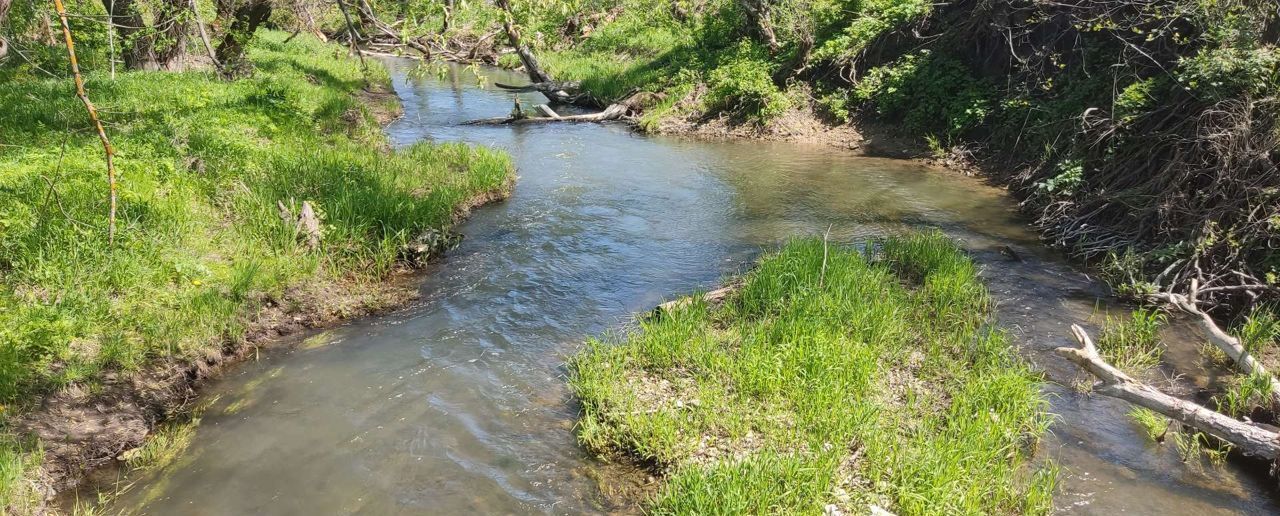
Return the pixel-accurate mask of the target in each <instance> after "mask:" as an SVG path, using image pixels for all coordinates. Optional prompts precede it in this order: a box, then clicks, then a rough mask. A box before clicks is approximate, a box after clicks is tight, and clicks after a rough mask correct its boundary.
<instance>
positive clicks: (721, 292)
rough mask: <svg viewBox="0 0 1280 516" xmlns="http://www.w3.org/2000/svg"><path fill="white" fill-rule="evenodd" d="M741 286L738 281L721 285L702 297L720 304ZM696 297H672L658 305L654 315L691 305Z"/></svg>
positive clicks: (712, 303) (713, 303) (709, 302)
mask: <svg viewBox="0 0 1280 516" xmlns="http://www.w3.org/2000/svg"><path fill="white" fill-rule="evenodd" d="M739 287H741V285H740V284H737V283H735V284H732V285H729V286H725V287H720V288H718V289H715V290H712V291H710V292H706V293H704V294H702V296H701V299H702V300H703V301H705V302H706V303H707V304H709V305H713V306H714V305H719V304H720V303H723V302H724V300H725V298H727V297H729V294H732V293H734V292H735V291H737V290H738V288H739ZM694 299H697V298H696V297H695V296H685V297H682V298H679V299H672V300H671V301H667V302H665V303H662V304H660V305H658V306H657V308H654V309H653V312H652V315H655V316H656V315H658V314H663V313H671V312H672V311H674V310H676V309H678V308H684V307H686V306H689V305H690V304H692V303H693V300H694Z"/></svg>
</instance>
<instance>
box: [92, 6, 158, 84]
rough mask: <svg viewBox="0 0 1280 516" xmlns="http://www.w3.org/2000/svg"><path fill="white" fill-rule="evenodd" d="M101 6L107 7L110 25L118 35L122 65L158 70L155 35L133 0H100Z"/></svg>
mask: <svg viewBox="0 0 1280 516" xmlns="http://www.w3.org/2000/svg"><path fill="white" fill-rule="evenodd" d="M102 7H104V8H106V9H107V15H108V16H110V18H111V26H112V27H115V29H116V35H118V36H120V45H121V47H120V53H121V57H123V58H124V66H125V67H126V68H129V69H133V70H158V69H159V68H160V62H159V60H158V59H157V57H156V51H155V35H154V34H152V33H151V30H150V29H149V28H148V27H147V22H146V20H145V19H143V18H142V12H141V11H139V10H138V6H137V4H136V2H135V0H102Z"/></svg>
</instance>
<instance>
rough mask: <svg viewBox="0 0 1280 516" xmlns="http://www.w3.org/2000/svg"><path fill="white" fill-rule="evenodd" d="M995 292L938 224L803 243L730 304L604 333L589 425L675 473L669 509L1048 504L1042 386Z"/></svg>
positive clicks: (666, 496) (596, 444)
mask: <svg viewBox="0 0 1280 516" xmlns="http://www.w3.org/2000/svg"><path fill="white" fill-rule="evenodd" d="M824 264H825V265H824ZM991 308H992V303H991V300H990V298H989V297H988V294H987V291H986V289H985V288H984V287H983V285H982V284H981V283H980V282H979V280H978V277H977V272H976V269H975V266H974V264H973V263H972V262H971V261H970V260H969V259H968V258H967V257H966V256H965V255H964V253H963V252H961V251H960V250H959V249H957V248H956V247H955V245H954V244H953V243H952V242H951V241H950V240H948V239H947V238H946V237H944V236H942V235H941V234H938V233H930V234H912V235H906V236H900V237H892V238H888V239H886V240H883V241H878V242H868V243H867V244H866V249H865V250H860V249H854V248H845V247H837V246H830V247H828V246H825V245H824V243H823V242H822V241H820V240H814V239H805V240H797V241H794V242H791V243H789V244H787V245H786V246H785V247H783V248H782V249H781V250H780V251H778V252H776V253H774V254H771V255H769V256H767V257H765V258H764V259H762V260H761V261H760V263H759V265H758V267H756V268H755V269H754V270H753V271H752V272H750V273H749V274H747V275H746V277H745V278H744V283H743V285H742V287H741V288H740V289H739V290H737V291H736V292H735V293H734V294H733V295H731V296H730V298H729V299H728V300H727V301H726V302H725V303H724V304H723V305H722V306H719V307H712V306H708V305H707V304H706V303H705V302H702V301H696V302H693V303H691V304H689V305H687V306H686V307H684V308H681V309H676V310H674V311H672V312H668V313H666V314H664V315H660V316H658V317H656V318H654V319H651V320H647V321H644V322H642V323H640V327H639V328H638V329H636V330H634V331H631V332H629V333H627V334H626V335H622V336H619V337H618V338H614V339H606V340H593V341H590V342H589V343H588V345H587V347H586V349H585V350H584V351H582V352H581V353H580V354H579V355H577V356H575V357H574V358H573V359H572V360H571V363H570V366H571V372H572V373H571V378H570V383H571V386H572V388H573V390H574V392H575V393H576V394H577V396H578V397H579V398H580V399H581V402H582V414H581V420H580V422H579V425H578V434H579V438H580V439H581V441H582V442H583V443H584V444H585V445H587V446H588V447H589V448H591V449H593V450H596V451H598V452H600V453H603V454H624V455H628V456H631V457H633V458H634V459H637V460H639V461H641V462H642V463H647V464H650V465H651V466H652V467H653V468H654V469H655V470H656V471H658V472H659V473H661V474H663V476H664V482H663V486H662V487H661V489H660V490H659V491H658V493H657V494H656V495H655V496H654V497H653V498H652V499H651V500H649V501H648V508H649V510H650V511H652V512H653V513H656V514H673V513H681V514H689V513H697V514H740V513H754V514H766V513H767V514H775V513H808V514H816V513H821V512H822V511H823V509H824V507H825V506H826V505H828V504H835V505H837V506H839V507H841V508H843V509H844V510H846V511H851V512H850V513H854V514H857V513H865V512H866V510H867V507H868V505H870V504H875V505H879V506H881V507H884V508H886V509H889V510H892V511H895V512H897V513H900V514H938V513H945V514H979V513H1045V512H1048V511H1049V510H1050V508H1051V502H1050V496H1051V492H1052V489H1053V483H1054V479H1055V475H1054V472H1053V470H1052V468H1048V469H1044V470H1040V471H1035V470H1032V469H1031V468H1030V467H1029V466H1028V465H1027V464H1026V457H1027V455H1028V453H1029V451H1030V449H1031V448H1032V447H1033V446H1034V444H1035V443H1036V442H1037V439H1038V436H1039V435H1040V434H1041V433H1042V432H1043V431H1044V430H1045V428H1046V425H1047V423H1048V416H1047V415H1046V413H1045V409H1046V402H1045V400H1044V398H1043V397H1042V395H1041V394H1040V392H1039V386H1038V382H1039V380H1038V378H1037V375H1036V374H1034V373H1033V372H1031V371H1030V370H1029V369H1028V367H1027V365H1026V364H1025V363H1024V362H1023V361H1022V360H1020V359H1019V358H1018V357H1017V356H1016V354H1015V353H1014V351H1013V350H1012V349H1011V348H1010V344H1009V342H1008V339H1007V337H1006V336H1005V335H1004V334H1003V333H1002V332H1000V331H999V330H996V329H994V328H992V327H990V326H989V322H990V318H991Z"/></svg>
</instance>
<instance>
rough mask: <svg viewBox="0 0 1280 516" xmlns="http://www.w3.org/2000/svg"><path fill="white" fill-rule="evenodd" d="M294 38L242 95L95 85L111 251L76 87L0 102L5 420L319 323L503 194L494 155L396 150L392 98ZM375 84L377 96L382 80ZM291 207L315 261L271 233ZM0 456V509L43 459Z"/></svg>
mask: <svg viewBox="0 0 1280 516" xmlns="http://www.w3.org/2000/svg"><path fill="white" fill-rule="evenodd" d="M286 36H287V34H283V33H263V34H260V35H259V38H258V39H257V40H256V43H255V44H254V47H253V48H252V49H251V52H250V57H251V59H252V62H253V64H254V66H255V67H256V73H255V74H254V75H253V77H251V78H248V79H244V80H238V81H234V82H224V81H221V80H219V79H217V78H216V77H214V76H213V75H212V74H211V73H205V72H185V73H153V72H127V73H121V74H120V75H119V76H118V78H117V79H115V80H111V79H110V78H109V77H108V76H107V75H106V74H105V73H99V72H97V71H94V72H91V73H90V74H89V77H88V84H87V89H88V92H89V95H90V96H91V98H92V99H93V101H94V102H95V103H96V104H97V105H98V107H99V110H100V112H101V114H102V117H103V118H104V121H105V122H106V124H107V132H108V134H109V135H110V137H111V138H112V141H113V143H114V146H115V147H116V150H117V153H118V154H117V159H116V166H117V168H118V171H119V174H120V216H119V233H118V235H117V237H116V242H115V244H114V245H111V244H109V243H108V241H107V232H106V214H107V183H106V178H105V170H104V165H103V159H102V148H101V147H100V145H99V143H98V141H97V139H96V135H95V134H94V133H93V132H92V131H91V130H89V126H88V121H87V119H86V116H85V113H84V108H83V106H81V105H80V104H79V102H78V101H77V99H76V98H75V97H74V95H73V91H72V85H71V82H70V80H69V79H66V78H53V79H36V80H25V81H19V82H15V83H11V84H6V86H5V88H4V89H3V90H2V91H0V142H4V144H3V145H0V403H2V404H3V405H4V406H5V407H6V413H7V416H8V417H9V418H10V419H12V418H13V414H14V413H23V412H28V411H30V410H31V409H33V408H34V407H35V406H36V405H37V404H38V403H39V402H40V401H41V399H42V398H43V397H44V396H45V395H47V394H49V393H51V392H54V391H57V390H59V389H62V388H66V387H68V386H76V387H77V389H78V390H80V391H82V392H88V393H93V392H96V391H97V390H99V389H100V388H101V386H102V385H103V383H104V381H111V382H118V381H119V379H120V378H122V377H128V376H130V375H132V374H134V373H136V372H139V371H142V370H146V369H147V368H148V367H150V366H151V365H153V364H156V363H157V362H166V363H173V362H179V363H182V362H195V361H199V360H205V359H207V357H209V356H211V355H218V354H219V353H221V351H222V349H223V346H224V345H225V343H227V342H237V341H242V340H243V338H244V336H245V332H246V329H247V328H249V327H250V326H252V325H253V324H255V314H257V313H258V311H259V310H260V309H263V308H266V307H275V309H277V310H278V311H282V312H284V313H292V314H297V313H300V312H305V311H307V310H318V309H319V310H322V309H325V308H326V307H324V306H317V305H323V304H324V302H325V301H324V300H323V299H316V298H314V297H309V296H305V295H302V294H303V293H305V292H314V291H316V290H325V289H326V288H327V290H329V291H331V292H332V291H356V292H370V291H376V290H377V289H376V288H374V287H369V285H373V284H376V283H377V282H379V281H381V280H384V279H385V278H386V277H387V276H388V275H389V274H391V273H392V272H393V270H394V269H395V268H396V267H397V260H398V259H399V257H400V252H401V247H402V245H403V244H405V243H406V242H408V241H409V240H411V239H412V238H413V237H415V236H417V235H418V234H419V233H421V232H422V231H424V230H427V229H439V228H442V227H444V226H448V225H450V224H451V223H453V222H454V221H455V219H456V217H457V216H459V215H460V214H461V213H462V212H464V211H465V210H466V209H468V208H470V206H471V205H473V204H474V203H475V202H477V201H478V200H483V199H492V198H496V197H501V196H503V195H505V193H506V191H507V189H508V188H509V185H510V182H511V181H512V178H513V166H512V164H511V162H510V160H509V158H508V157H507V156H506V155H505V154H503V153H501V152H498V151H493V150H489V149H485V148H474V147H468V146H465V145H460V144H444V145H435V144H425V143H422V144H416V145H413V146H411V147H409V148H406V149H403V150H399V151H391V150H390V149H389V146H388V144H387V142H386V139H385V136H384V135H383V133H382V131H381V128H380V126H379V124H378V115H380V114H382V115H385V113H379V112H377V110H378V109H385V108H386V107H387V106H386V104H385V98H386V95H383V96H382V97H383V99H384V100H382V101H379V103H378V104H376V105H373V107H372V108H371V105H370V104H369V103H368V102H366V101H365V100H362V99H366V98H368V97H371V95H370V94H369V93H368V92H365V91H362V87H363V86H364V79H363V78H362V75H361V71H360V67H359V66H358V64H356V63H355V62H353V61H351V60H349V59H348V58H347V57H346V55H345V54H346V51H345V50H344V49H341V48H339V47H337V46H332V45H325V44H321V43H320V42H318V41H316V40H314V39H311V38H309V37H307V36H301V37H298V38H295V39H293V40H292V41H290V42H289V43H287V44H286V43H284V40H285V37H286ZM371 64H375V63H372V62H371ZM370 74H371V76H370V80H371V83H372V84H373V85H374V89H379V88H380V89H383V90H385V89H386V86H385V85H386V84H387V82H388V79H387V75H386V71H385V70H384V69H382V68H381V67H379V66H371V67H370ZM372 96H373V97H377V95H372ZM303 201H310V202H311V203H312V204H313V205H314V206H315V209H316V211H317V214H318V216H319V219H320V221H321V229H322V238H321V241H320V244H319V246H317V247H316V248H311V247H310V246H309V245H307V243H306V242H304V241H303V239H300V238H299V237H298V236H297V235H296V234H295V232H294V229H293V228H292V227H289V226H287V225H286V224H283V223H282V221H281V217H280V215H279V207H278V206H279V203H283V204H284V205H286V206H291V207H292V209H293V210H294V212H295V213H296V212H297V209H298V206H299V205H300V203H302V202H303ZM326 285H327V286H329V287H325V286H326ZM335 285H341V288H333V286H335ZM334 295H336V296H341V295H342V294H334ZM370 300H371V302H377V300H376V299H375V298H370ZM104 379H106V380H104ZM3 448H4V450H8V451H4V452H2V453H0V463H2V464H0V482H3V486H0V493H13V492H14V489H15V486H16V485H18V484H19V482H17V480H19V479H21V477H22V475H20V474H10V470H11V469H14V468H17V469H20V470H23V471H28V470H30V469H31V467H30V465H31V464H36V463H38V461H35V460H27V461H25V462H23V464H24V465H23V466H21V467H19V466H16V465H17V464H18V463H19V462H20V460H19V459H20V458H21V457H24V455H23V454H22V453H20V452H18V451H16V450H17V449H18V448H17V447H16V445H15V444H14V443H13V442H12V441H11V442H10V444H9V445H8V446H5V447H3ZM26 449H30V448H29V447H28V448H26ZM11 466H12V467H11ZM14 502H15V500H14V499H13V498H0V505H9V504H11V503H14Z"/></svg>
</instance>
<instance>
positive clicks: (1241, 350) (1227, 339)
mask: <svg viewBox="0 0 1280 516" xmlns="http://www.w3.org/2000/svg"><path fill="white" fill-rule="evenodd" d="M1198 295H1199V282H1197V281H1196V280H1191V290H1190V291H1188V293H1187V294H1186V295H1183V294H1174V293H1171V292H1162V293H1159V294H1155V295H1153V296H1151V297H1152V298H1154V299H1156V300H1159V301H1164V302H1166V303H1169V304H1170V305H1173V306H1174V307H1176V308H1178V309H1179V310H1182V311H1183V312H1186V313H1187V314H1188V315H1191V316H1192V317H1194V318H1195V319H1196V325H1197V326H1199V327H1200V330H1201V331H1203V332H1204V334H1205V337H1207V338H1208V339H1209V342H1211V343H1213V345H1214V346H1216V347H1217V348H1218V349H1220V350H1222V352H1223V353H1225V354H1226V355H1227V357H1229V358H1231V361H1232V362H1235V364H1236V366H1237V367H1239V368H1240V370H1241V371H1244V372H1245V373H1247V374H1254V375H1262V376H1266V377H1267V378H1268V379H1270V381H1271V410H1272V412H1274V413H1277V414H1280V381H1277V380H1276V377H1275V376H1274V375H1272V374H1271V373H1270V372H1268V371H1267V368H1266V367H1265V366H1263V365H1262V362H1261V361H1259V360H1258V359H1257V358H1256V357H1254V356H1253V354H1252V353H1250V352H1249V350H1247V349H1245V347H1244V344H1243V343H1242V342H1240V339H1238V338H1236V337H1234V336H1232V335H1231V334H1229V333H1227V332H1226V331H1224V330H1223V329H1222V328H1220V327H1219V326H1218V324H1217V323H1216V322H1214V320H1213V317H1212V316H1210V315H1209V314H1208V313H1206V312H1205V311H1203V310H1201V309H1200V307H1199V306H1198V305H1199V300H1198V299H1197V297H1198Z"/></svg>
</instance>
